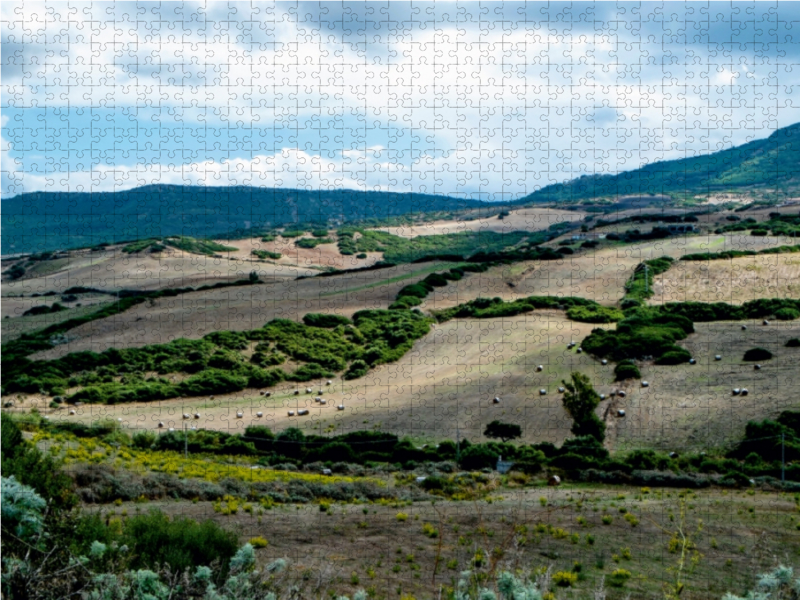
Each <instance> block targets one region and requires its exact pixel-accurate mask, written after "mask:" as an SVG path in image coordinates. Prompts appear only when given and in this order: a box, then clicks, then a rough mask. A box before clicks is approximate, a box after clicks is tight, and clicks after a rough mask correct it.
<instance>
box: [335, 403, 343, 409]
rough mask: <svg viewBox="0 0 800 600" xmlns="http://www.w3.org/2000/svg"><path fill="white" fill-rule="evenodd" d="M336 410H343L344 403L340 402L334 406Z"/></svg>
mask: <svg viewBox="0 0 800 600" xmlns="http://www.w3.org/2000/svg"><path fill="white" fill-rule="evenodd" d="M336 410H344V404H340V405H339V406H337V407H336Z"/></svg>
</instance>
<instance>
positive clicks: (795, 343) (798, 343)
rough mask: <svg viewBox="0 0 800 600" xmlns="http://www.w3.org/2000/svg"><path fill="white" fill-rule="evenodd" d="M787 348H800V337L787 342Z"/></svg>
mask: <svg viewBox="0 0 800 600" xmlns="http://www.w3.org/2000/svg"><path fill="white" fill-rule="evenodd" d="M786 347H787V348H800V338H792V339H790V340H789V341H788V342H786Z"/></svg>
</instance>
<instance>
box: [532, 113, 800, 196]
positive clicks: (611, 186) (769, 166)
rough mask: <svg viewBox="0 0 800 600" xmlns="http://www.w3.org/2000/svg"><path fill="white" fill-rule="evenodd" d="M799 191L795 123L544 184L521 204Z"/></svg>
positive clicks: (799, 139) (799, 143)
mask: <svg viewBox="0 0 800 600" xmlns="http://www.w3.org/2000/svg"><path fill="white" fill-rule="evenodd" d="M756 189H760V190H767V189H771V190H775V191H782V192H784V193H791V192H792V191H794V192H796V191H797V190H798V189H800V123H795V124H794V125H790V126H789V127H784V128H782V129H778V130H776V131H775V132H774V133H773V134H772V135H770V136H769V137H768V138H765V139H761V140H755V141H752V142H749V143H747V144H743V145H741V146H735V147H733V148H729V149H727V150H722V151H720V152H715V153H713V154H706V155H704V156H693V157H690V158H683V159H679V160H670V161H661V162H656V163H653V164H651V165H646V166H644V167H642V168H640V169H636V170H633V171H626V172H624V173H620V174H618V175H585V176H582V177H579V178H577V179H573V180H571V181H568V182H565V183H558V184H554V185H549V186H547V187H545V188H542V189H541V190H538V191H536V192H534V193H533V194H530V195H528V196H526V197H525V198H523V199H522V200H520V201H519V202H522V203H550V202H574V201H580V200H588V199H591V198H602V197H606V198H612V199H614V198H619V197H624V196H640V195H641V196H646V195H664V196H672V195H679V194H680V195H684V194H685V195H694V194H708V193H712V192H722V191H744V190H756Z"/></svg>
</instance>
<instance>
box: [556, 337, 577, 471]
mask: <svg viewBox="0 0 800 600" xmlns="http://www.w3.org/2000/svg"><path fill="white" fill-rule="evenodd" d="M575 352H577V353H578V354H581V353H582V352H583V348H578V349H577V350H576V351H575ZM554 477H555V475H554Z"/></svg>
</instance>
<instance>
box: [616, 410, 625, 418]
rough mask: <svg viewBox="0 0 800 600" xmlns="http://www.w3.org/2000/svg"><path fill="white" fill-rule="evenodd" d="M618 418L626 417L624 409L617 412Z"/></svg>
mask: <svg viewBox="0 0 800 600" xmlns="http://www.w3.org/2000/svg"><path fill="white" fill-rule="evenodd" d="M617 416H618V417H624V416H625V410H624V409H622V408H620V409H619V410H618V411H617Z"/></svg>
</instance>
